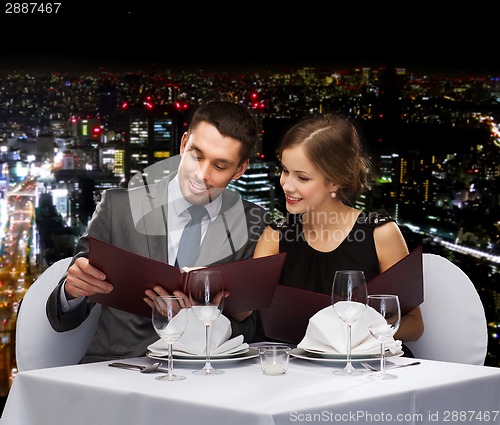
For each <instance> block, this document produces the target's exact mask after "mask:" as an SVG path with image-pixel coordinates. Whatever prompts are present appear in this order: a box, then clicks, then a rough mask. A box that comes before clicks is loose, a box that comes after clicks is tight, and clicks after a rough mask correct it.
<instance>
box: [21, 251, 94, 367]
mask: <svg viewBox="0 0 500 425" xmlns="http://www.w3.org/2000/svg"><path fill="white" fill-rule="evenodd" d="M70 262H71V257H69V258H64V259H62V260H59V261H57V262H55V263H54V264H52V265H51V266H50V267H48V268H47V269H46V270H44V272H43V273H42V274H41V275H40V276H39V277H38V278H37V279H36V280H35V282H33V284H32V285H31V286H30V287H29V289H28V291H26V294H25V295H24V298H23V300H22V302H21V305H20V307H19V311H18V316H17V322H16V363H17V369H18V371H19V372H22V371H26V370H31V369H42V368H48V367H55V366H66V365H71V364H76V363H78V361H79V360H80V359H81V358H82V357H83V355H84V354H85V351H86V349H87V347H88V345H89V343H90V340H91V338H92V336H93V335H94V334H95V331H96V329H97V322H98V320H99V316H100V314H101V306H100V305H96V306H95V307H94V308H93V309H92V312H91V314H90V315H89V317H88V318H87V319H86V320H85V322H83V323H82V324H81V325H80V326H79V327H78V328H76V329H73V330H71V331H67V332H56V331H55V330H54V329H53V328H52V326H51V325H50V323H49V321H48V319H47V315H46V313H45V306H46V302H47V298H48V296H49V294H50V293H51V292H52V290H53V289H54V288H55V286H56V285H57V284H58V283H59V280H60V279H61V277H62V276H63V274H64V273H65V272H66V270H67V268H68V266H69V264H70Z"/></svg>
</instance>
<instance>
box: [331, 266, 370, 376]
mask: <svg viewBox="0 0 500 425" xmlns="http://www.w3.org/2000/svg"><path fill="white" fill-rule="evenodd" d="M367 294H368V292H367V289H366V279H365V274H364V272H362V271H360V270H339V271H337V272H335V277H334V278H333V285H332V306H333V309H334V310H335V313H337V316H339V317H340V319H341V320H342V321H343V322H344V323H345V324H346V325H347V362H346V365H345V367H344V368H343V369H341V370H337V371H335V373H336V374H339V375H361V374H362V372H360V371H359V370H357V369H355V368H354V367H353V365H352V362H351V350H352V343H351V327H352V325H353V324H354V323H355V322H356V321H357V320H358V319H359V318H360V317H361V316H362V315H363V313H364V311H365V308H366V297H367Z"/></svg>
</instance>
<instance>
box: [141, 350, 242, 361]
mask: <svg viewBox="0 0 500 425" xmlns="http://www.w3.org/2000/svg"><path fill="white" fill-rule="evenodd" d="M247 351H248V347H244V348H242V349H241V350H237V351H234V352H230V353H223V354H212V355H211V356H210V358H211V359H217V358H219V357H223V358H227V357H233V356H239V355H240V354H244V353H246V352H247ZM149 353H150V354H151V355H153V356H155V357H161V358H163V359H167V357H168V355H167V354H161V353H155V352H154V351H149ZM173 353H174V359H197V360H198V359H204V358H205V354H202V355H199V354H189V353H183V352H182V351H174V352H173Z"/></svg>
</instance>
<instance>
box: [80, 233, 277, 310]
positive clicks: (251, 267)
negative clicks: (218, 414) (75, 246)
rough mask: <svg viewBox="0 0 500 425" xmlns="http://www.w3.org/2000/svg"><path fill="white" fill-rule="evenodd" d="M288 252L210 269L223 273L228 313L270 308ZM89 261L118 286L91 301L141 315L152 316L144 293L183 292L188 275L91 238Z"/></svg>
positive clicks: (93, 297)
mask: <svg viewBox="0 0 500 425" xmlns="http://www.w3.org/2000/svg"><path fill="white" fill-rule="evenodd" d="M285 256H286V254H285V253H281V254H277V255H272V256H269V257H262V258H256V259H249V260H241V261H233V262H231V263H225V264H219V265H216V266H209V267H207V268H209V269H213V270H220V271H221V273H222V280H223V282H224V286H225V290H226V291H228V292H229V293H230V295H229V296H228V297H227V298H226V302H225V305H224V312H226V313H229V314H231V313H238V312H241V311H247V310H258V309H261V308H266V307H269V305H270V304H271V299H272V297H273V294H274V290H275V288H276V285H277V283H278V281H279V277H280V274H281V269H282V268H283V264H284V262H285ZM89 261H90V264H92V265H93V266H95V267H97V268H98V269H99V270H101V271H102V272H103V273H105V274H106V280H107V281H108V282H109V283H111V284H112V285H113V287H114V289H113V291H111V292H110V293H109V294H95V295H92V296H90V297H89V299H90V300H92V301H95V302H97V303H99V304H105V305H108V306H110V307H114V308H117V309H120V310H125V311H128V312H130V313H134V314H138V315H141V316H146V317H151V308H150V307H149V306H148V305H147V304H146V302H145V301H144V297H145V294H144V291H145V290H146V289H148V288H149V289H152V288H153V286H155V285H160V286H163V287H164V288H165V289H166V290H167V291H168V292H170V293H172V292H173V291H174V290H183V285H184V281H185V276H186V274H187V273H189V272H183V271H182V270H181V269H179V268H178V267H174V266H171V265H169V264H167V263H162V262H161V261H156V260H152V259H151V258H148V257H144V256H142V255H138V254H135V253H133V252H130V251H126V250H124V249H120V248H117V247H115V246H113V245H110V244H108V243H106V242H103V241H100V240H98V239H95V238H92V237H90V238H89Z"/></svg>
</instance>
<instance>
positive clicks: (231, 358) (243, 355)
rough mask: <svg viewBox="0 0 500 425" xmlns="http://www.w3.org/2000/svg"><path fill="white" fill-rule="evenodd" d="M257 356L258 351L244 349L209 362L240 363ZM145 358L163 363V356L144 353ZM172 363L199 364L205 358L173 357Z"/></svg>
mask: <svg viewBox="0 0 500 425" xmlns="http://www.w3.org/2000/svg"><path fill="white" fill-rule="evenodd" d="M258 355H259V350H257V349H256V348H247V349H245V351H244V352H240V353H233V354H229V355H226V356H223V355H219V356H216V357H214V356H210V362H211V363H217V362H235V361H240V360H246V359H253V358H254V357H257V356H258ZM146 356H148V357H150V358H152V359H156V360H163V361H165V359H166V358H165V357H164V356H155V355H154V354H153V353H151V352H148V353H146ZM174 361H175V363H184V362H187V363H199V362H204V361H205V356H191V357H178V356H174Z"/></svg>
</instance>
